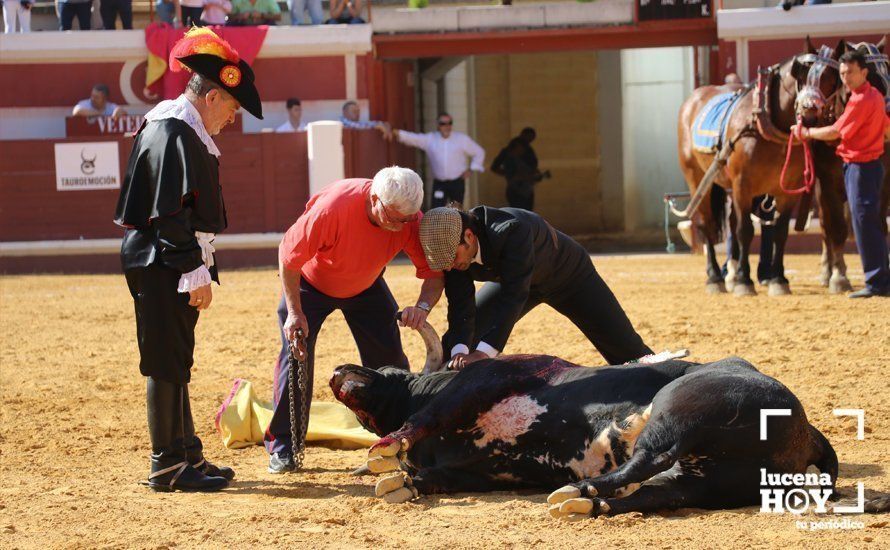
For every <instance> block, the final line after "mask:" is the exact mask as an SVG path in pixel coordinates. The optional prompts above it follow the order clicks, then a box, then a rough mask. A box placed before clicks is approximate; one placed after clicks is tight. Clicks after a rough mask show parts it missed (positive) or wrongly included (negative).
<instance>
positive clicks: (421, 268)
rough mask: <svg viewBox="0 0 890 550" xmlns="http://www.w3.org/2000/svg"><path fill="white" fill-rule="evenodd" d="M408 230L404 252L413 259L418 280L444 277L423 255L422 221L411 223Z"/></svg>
mask: <svg viewBox="0 0 890 550" xmlns="http://www.w3.org/2000/svg"><path fill="white" fill-rule="evenodd" d="M406 229H408V231H407V233H408V239H407V240H406V241H405V246H404V248H403V250H404V251H405V254H407V255H408V257H409V258H411V263H413V264H414V267H415V268H416V269H417V273H416V274H417V278H418V279H435V278H437V277H444V275H443V273H442V272H441V271H433V270H432V269H430V266H429V264H428V263H427V262H426V256H425V255H424V253H423V245H421V244H420V220H418V221H415V222H411V223H410V224H408V226H407V227H406Z"/></svg>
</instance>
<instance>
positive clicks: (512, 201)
mask: <svg viewBox="0 0 890 550" xmlns="http://www.w3.org/2000/svg"><path fill="white" fill-rule="evenodd" d="M507 204H509V205H510V207H511V208H522V209H524V210H528V211H529V212H531V211H533V210H534V209H535V192H534V190H531V191H526V190H525V189H523V188H521V187H517V186H512V185H510V184H509V183H508V184H507Z"/></svg>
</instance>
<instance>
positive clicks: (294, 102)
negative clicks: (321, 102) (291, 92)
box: [275, 97, 306, 134]
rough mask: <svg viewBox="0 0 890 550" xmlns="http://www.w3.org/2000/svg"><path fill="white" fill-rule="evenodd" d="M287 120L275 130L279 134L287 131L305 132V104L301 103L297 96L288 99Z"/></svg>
mask: <svg viewBox="0 0 890 550" xmlns="http://www.w3.org/2000/svg"><path fill="white" fill-rule="evenodd" d="M286 106H287V120H286V121H285V122H284V124H282V125H281V126H279V127H278V128H275V132H276V133H278V134H283V133H287V132H305V131H306V125H305V124H303V122H302V119H303V106H302V105H301V104H300V99H299V98H296V97H292V98H290V99H288V100H287V103H286Z"/></svg>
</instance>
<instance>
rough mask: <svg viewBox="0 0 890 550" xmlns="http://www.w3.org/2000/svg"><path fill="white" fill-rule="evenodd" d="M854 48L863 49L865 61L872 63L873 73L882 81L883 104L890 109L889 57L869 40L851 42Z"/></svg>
mask: <svg viewBox="0 0 890 550" xmlns="http://www.w3.org/2000/svg"><path fill="white" fill-rule="evenodd" d="M852 47H853V48H854V49H857V50H858V49H860V48H861V49H864V50H865V51H867V52H868V53H866V54H865V63H866V64H868V63H873V64H874V66H875V73H876V74H877V75H878V77H880V79H881V80H883V81H884V104H885V105H886V107H887V110H888V111H890V58H888V57H887V54H884V53H881V50H879V49H878V47H877V46H875V45H874V44H872V43H870V42H860V43H858V44H852Z"/></svg>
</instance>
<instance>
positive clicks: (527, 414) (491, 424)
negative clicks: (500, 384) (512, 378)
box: [471, 395, 547, 449]
mask: <svg viewBox="0 0 890 550" xmlns="http://www.w3.org/2000/svg"><path fill="white" fill-rule="evenodd" d="M545 412H547V406H546V405H541V404H539V403H538V402H537V401H535V400H534V399H532V398H531V397H529V396H528V395H513V396H510V397H508V398H506V399H504V400H502V401H499V402H497V403H495V404H494V406H493V407H492V408H491V409H489V410H487V411H486V412H484V413H482V414H480V415H479V418H477V419H476V425H475V426H474V427H473V429H472V430H471V431H473V432H477V433H481V434H482V437H481V438H480V439H477V440H475V441H474V442H473V443H474V444H475V445H476V447H478V448H480V449H481V448H483V447H485V446H486V445H488V444H490V443H492V442H493V441H503V442H504V443H507V444H509V445H515V444H516V438H517V437H519V436H520V435H522V434H524V433H527V432H528V430H529V428H530V427H531V425H532V424H534V423H535V422H536V421H537V420H538V417H539V416H540V415H541V414H543V413H545Z"/></svg>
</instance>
